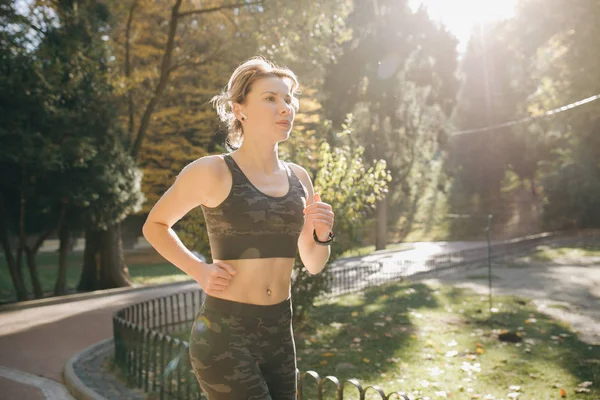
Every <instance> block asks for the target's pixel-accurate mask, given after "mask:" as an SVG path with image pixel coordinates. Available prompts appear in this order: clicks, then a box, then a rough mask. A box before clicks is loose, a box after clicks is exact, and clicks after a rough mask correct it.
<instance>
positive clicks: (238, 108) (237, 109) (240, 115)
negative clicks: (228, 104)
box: [233, 103, 248, 121]
mask: <svg viewBox="0 0 600 400" xmlns="http://www.w3.org/2000/svg"><path fill="white" fill-rule="evenodd" d="M233 115H235V118H237V119H239V120H241V121H245V120H247V119H248V117H247V116H246V114H244V112H243V111H242V105H241V104H240V103H233Z"/></svg>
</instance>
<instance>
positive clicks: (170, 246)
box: [143, 58, 334, 400]
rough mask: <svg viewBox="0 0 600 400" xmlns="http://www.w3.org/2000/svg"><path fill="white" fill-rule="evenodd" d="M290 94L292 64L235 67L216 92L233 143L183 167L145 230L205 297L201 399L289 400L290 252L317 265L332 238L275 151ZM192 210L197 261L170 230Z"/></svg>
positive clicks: (199, 354) (199, 324)
mask: <svg viewBox="0 0 600 400" xmlns="http://www.w3.org/2000/svg"><path fill="white" fill-rule="evenodd" d="M297 90H298V81H297V79H296V76H295V75H294V73H293V72H292V71H290V70H289V69H286V68H280V67H277V66H275V65H273V64H272V63H270V62H267V61H265V60H263V59H261V58H253V59H250V60H248V61H247V62H245V63H243V64H242V65H240V66H239V67H238V68H237V69H236V70H235V71H234V73H233V75H232V76H231V78H230V80H229V83H228V85H227V88H226V90H225V91H224V92H223V93H222V94H220V95H218V96H215V97H214V98H213V100H212V101H213V103H214V104H215V106H216V108H217V112H218V114H219V116H220V118H221V119H222V120H223V121H225V122H226V123H227V124H228V127H229V135H228V138H227V143H228V144H230V145H238V147H235V151H233V152H231V153H229V154H224V155H212V156H206V157H202V158H200V159H198V160H196V161H194V162H192V163H191V164H189V165H187V166H186V167H185V168H183V170H182V171H181V173H180V174H179V176H178V177H177V179H176V181H175V183H174V184H173V186H172V187H171V188H169V190H168V191H167V192H166V193H165V194H164V195H163V196H162V197H161V199H160V200H159V201H158V202H157V203H156V205H155V206H154V208H153V209H152V211H151V212H150V214H149V215H148V219H147V221H146V223H145V225H144V228H143V232H144V236H145V237H146V239H147V240H148V241H149V242H150V243H151V244H152V246H154V248H155V249H156V250H157V251H158V252H159V253H160V254H161V255H162V256H163V257H165V258H166V259H167V260H168V261H170V262H171V263H173V264H174V265H175V266H177V267H178V268H180V269H181V270H182V271H184V272H185V273H187V274H188V275H190V276H191V277H192V278H193V279H195V280H196V281H197V282H198V283H199V284H200V286H201V287H202V289H203V290H204V292H205V293H206V294H207V297H206V300H205V302H204V304H203V307H202V310H201V312H200V314H199V315H198V317H197V319H196V323H195V324H194V327H193V329H192V332H191V334H190V357H191V360H192V366H193V368H194V372H195V374H196V377H197V379H198V382H199V384H200V386H201V387H202V390H203V391H204V392H205V393H206V395H207V396H208V398H209V400H220V399H227V400H235V399H240V400H242V399H243V400H248V399H252V400H259V399H260V400H263V399H274V400H285V399H295V398H296V382H297V380H296V349H295V344H294V339H293V332H292V326H291V317H292V313H291V299H290V281H291V274H292V266H293V265H294V258H295V255H296V252H297V251H298V252H299V253H300V257H301V259H302V262H303V263H304V266H305V267H306V269H307V270H308V271H309V272H310V273H311V274H317V273H319V272H320V271H321V270H322V269H323V268H324V266H325V264H326V263H327V260H328V259H329V254H330V248H329V245H330V243H331V242H332V241H333V236H334V235H333V231H332V229H333V221H334V213H333V211H332V209H331V206H330V205H329V204H326V203H324V202H322V201H321V198H320V196H319V194H314V191H313V186H312V182H311V180H310V178H309V175H308V173H307V172H306V170H305V169H304V168H302V167H300V166H299V165H296V164H293V163H288V162H283V161H280V160H279V157H278V144H279V143H280V142H283V141H285V140H287V139H288V137H289V135H290V131H291V129H292V126H293V123H294V117H295V113H296V108H297V105H298V101H297V99H296V97H295V94H296V92H297ZM239 143H241V145H240V144H239ZM231 147H233V146H231ZM197 206H201V207H202V210H203V212H204V216H205V219H206V226H207V231H208V236H209V241H210V247H211V253H212V258H213V263H212V264H206V263H204V262H201V261H200V260H199V259H198V258H196V257H195V256H194V255H193V254H192V253H191V252H190V251H189V250H188V249H186V248H185V247H184V246H183V244H182V243H181V242H180V241H179V239H178V238H177V236H176V234H175V232H174V231H173V230H172V228H171V227H172V226H173V224H175V223H176V222H177V221H178V220H179V219H180V218H181V217H183V216H184V215H185V214H186V213H187V212H189V211H190V210H191V209H193V208H195V207H197Z"/></svg>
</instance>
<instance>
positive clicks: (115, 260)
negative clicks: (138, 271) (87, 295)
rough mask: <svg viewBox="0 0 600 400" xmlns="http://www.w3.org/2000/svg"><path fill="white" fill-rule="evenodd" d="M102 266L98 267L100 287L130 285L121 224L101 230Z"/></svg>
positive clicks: (108, 287) (109, 287)
mask: <svg viewBox="0 0 600 400" xmlns="http://www.w3.org/2000/svg"><path fill="white" fill-rule="evenodd" d="M101 258H102V268H100V288H101V289H111V288H117V287H126V286H131V285H132V282H131V278H130V277H129V269H128V268H127V265H125V257H124V255H123V241H122V239H121V224H116V225H114V226H111V227H110V228H109V229H108V230H107V231H103V232H102V257H101Z"/></svg>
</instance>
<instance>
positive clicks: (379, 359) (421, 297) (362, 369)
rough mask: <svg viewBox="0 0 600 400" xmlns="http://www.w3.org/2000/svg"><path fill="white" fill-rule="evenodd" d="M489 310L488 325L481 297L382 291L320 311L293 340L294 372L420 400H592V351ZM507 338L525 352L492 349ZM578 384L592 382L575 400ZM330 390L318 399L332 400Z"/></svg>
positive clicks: (505, 300)
mask: <svg viewBox="0 0 600 400" xmlns="http://www.w3.org/2000/svg"><path fill="white" fill-rule="evenodd" d="M494 303H495V304H496V305H497V307H498V308H499V312H498V313H495V314H493V318H492V320H490V319H489V314H488V312H487V310H486V307H487V297H486V296H481V295H477V294H475V293H474V292H472V291H469V290H466V289H465V290H463V289H457V288H453V287H450V286H443V285H440V286H428V285H425V284H390V285H386V286H384V287H380V288H373V289H370V290H367V291H365V292H364V293H361V294H355V295H348V296H343V297H339V298H336V299H334V300H329V301H327V302H322V303H319V304H317V307H316V308H315V309H314V310H312V311H311V312H310V314H309V315H310V323H309V324H308V325H307V326H306V327H304V328H303V329H302V330H298V329H297V330H296V345H297V348H298V359H299V361H298V362H299V368H300V370H301V371H307V370H315V371H317V372H318V373H319V375H320V376H322V377H324V376H326V375H334V376H337V377H338V378H340V379H342V380H347V379H350V378H357V379H358V380H359V381H360V382H361V384H363V387H364V386H366V385H374V384H377V385H379V386H381V387H382V388H384V390H385V391H386V393H389V392H391V391H404V392H407V393H410V394H411V395H412V396H414V397H420V398H425V397H426V396H428V397H430V398H432V399H435V398H442V397H438V396H442V395H443V394H442V393H441V392H445V393H446V395H447V396H448V397H449V398H457V399H463V398H464V399H470V398H477V397H475V395H480V396H481V397H479V398H486V397H485V396H486V395H489V396H488V397H487V398H489V399H493V398H495V399H508V398H509V397H508V395H509V393H511V392H519V393H521V395H520V396H519V398H524V399H534V398H535V399H559V398H560V392H559V390H560V389H561V388H563V389H564V390H565V391H566V393H567V395H568V398H586V399H592V398H600V389H599V387H600V385H599V384H598V382H599V381H600V365H599V364H598V360H599V359H600V346H590V345H587V344H585V343H583V342H581V341H580V340H579V339H578V338H577V336H576V334H574V333H573V332H571V331H570V330H569V327H568V326H566V325H565V324H563V323H561V322H557V321H555V320H553V319H551V318H550V317H548V316H546V315H544V314H540V313H538V312H537V311H536V309H535V307H534V306H533V305H531V304H530V302H529V301H527V300H524V299H522V298H518V297H513V296H506V297H496V298H495V302H494ZM534 321H535V322H534ZM505 330H506V331H509V332H515V333H516V332H519V334H520V337H521V338H522V339H523V342H522V343H520V344H513V343H504V342H501V341H499V340H498V334H499V333H501V332H502V331H505ZM449 352H456V353H449ZM584 381H591V382H594V384H593V385H592V386H591V387H590V388H589V389H590V393H588V394H579V395H576V393H575V390H576V389H577V386H578V385H579V384H580V383H582V382H584ZM555 385H557V387H554V386H555ZM308 386H310V387H311V389H310V390H308V396H306V395H305V397H304V398H316V397H315V389H314V387H315V385H314V384H313V385H308ZM333 386H334V385H333V384H331V385H327V387H328V388H329V389H328V390H327V393H328V396H326V397H325V398H334V397H333V392H334V391H333ZM511 386H519V387H520V388H519V390H514V388H513V390H511ZM471 396H474V397H471ZM492 396H493V397H492ZM344 398H346V397H344ZM349 398H357V396H355V397H349Z"/></svg>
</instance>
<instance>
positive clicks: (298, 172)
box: [285, 161, 310, 181]
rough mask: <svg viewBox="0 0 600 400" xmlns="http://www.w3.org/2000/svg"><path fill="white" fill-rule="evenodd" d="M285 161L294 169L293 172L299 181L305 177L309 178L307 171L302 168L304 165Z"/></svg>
mask: <svg viewBox="0 0 600 400" xmlns="http://www.w3.org/2000/svg"><path fill="white" fill-rule="evenodd" d="M285 163H286V164H287V165H289V166H290V168H291V169H292V171H294V173H295V174H296V176H297V177H298V178H299V179H300V180H301V181H304V180H306V179H310V178H309V175H308V172H307V171H306V170H305V169H304V167H302V166H300V165H298V164H296V163H293V162H290V161H286V162H285Z"/></svg>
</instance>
